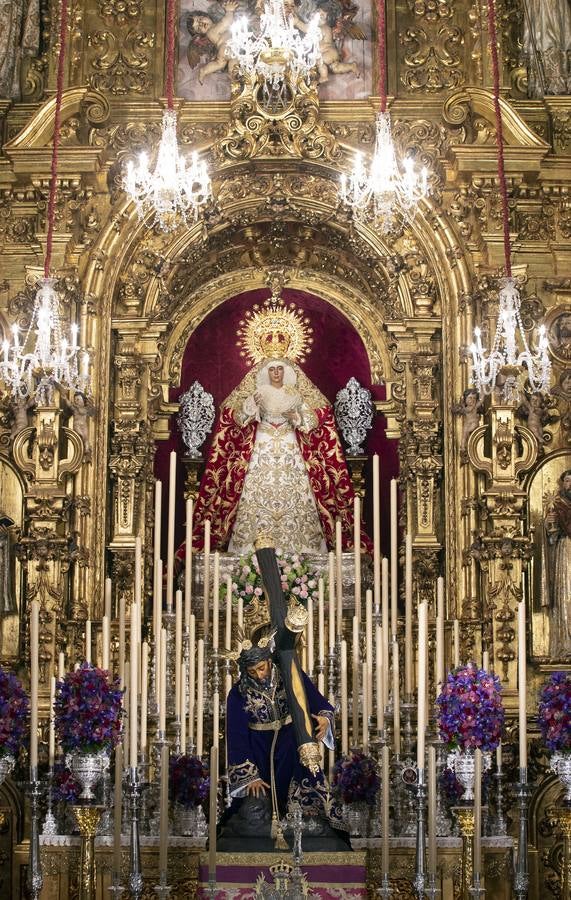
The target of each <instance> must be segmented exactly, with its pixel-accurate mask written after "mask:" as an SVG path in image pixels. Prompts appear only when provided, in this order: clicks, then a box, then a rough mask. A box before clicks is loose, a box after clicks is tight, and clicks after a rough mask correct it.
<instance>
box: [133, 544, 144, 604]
mask: <svg viewBox="0 0 571 900" xmlns="http://www.w3.org/2000/svg"><path fill="white" fill-rule="evenodd" d="M142 575H143V557H142V549H141V538H140V537H139V535H137V537H136V538H135V603H140V602H141V600H142V596H143V595H142V587H141V579H142Z"/></svg>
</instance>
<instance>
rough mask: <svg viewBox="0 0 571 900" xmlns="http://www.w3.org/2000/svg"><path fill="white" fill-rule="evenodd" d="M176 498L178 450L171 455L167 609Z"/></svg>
mask: <svg viewBox="0 0 571 900" xmlns="http://www.w3.org/2000/svg"><path fill="white" fill-rule="evenodd" d="M175 500H176V452H175V451H174V450H171V453H170V457H169V513H168V515H169V517H168V527H167V609H168V610H169V612H170V611H171V610H172V600H173V596H172V595H173V585H174V528H175Z"/></svg>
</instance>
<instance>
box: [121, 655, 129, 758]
mask: <svg viewBox="0 0 571 900" xmlns="http://www.w3.org/2000/svg"><path fill="white" fill-rule="evenodd" d="M129 675H130V671H129V661H127V662H126V663H125V689H124V691H123V698H122V703H123V713H124V715H123V721H124V727H123V759H124V760H126V761H127V763H129V746H130V745H129V734H130V725H131V700H130V697H131V686H130V685H131V682H130V678H129Z"/></svg>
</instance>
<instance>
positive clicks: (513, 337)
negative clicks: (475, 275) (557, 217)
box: [470, 0, 551, 403]
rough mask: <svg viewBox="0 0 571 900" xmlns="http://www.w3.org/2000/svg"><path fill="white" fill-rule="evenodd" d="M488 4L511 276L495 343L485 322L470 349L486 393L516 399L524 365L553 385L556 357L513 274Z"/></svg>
mask: <svg viewBox="0 0 571 900" xmlns="http://www.w3.org/2000/svg"><path fill="white" fill-rule="evenodd" d="M487 6H488V35H489V43H490V51H491V56H492V70H493V80H494V110H495V116H496V140H497V148H498V159H497V164H498V182H499V186H500V199H501V205H502V226H503V239H504V257H505V272H506V277H505V278H503V279H502V280H501V284H500V298H499V300H500V302H499V309H498V319H497V323H496V333H495V336H494V341H493V344H492V347H491V349H490V350H489V352H488V351H486V350H485V348H484V347H483V346H482V335H481V331H480V328H475V329H474V338H475V340H474V343H473V344H472V345H471V346H470V352H471V354H472V380H473V383H474V385H475V387H476V388H477V390H478V392H479V393H480V396H483V395H485V394H490V393H491V392H492V391H494V390H496V389H497V390H498V391H499V392H501V395H502V397H503V399H504V400H505V401H507V402H509V403H511V402H513V401H514V400H517V399H518V395H519V388H520V385H519V376H520V374H521V372H522V368H525V369H526V370H527V378H528V381H529V386H530V388H531V390H532V391H542V392H547V391H549V386H550V382H551V361H550V359H549V343H548V340H547V335H546V332H545V326H544V325H542V326H541V327H540V329H539V339H538V343H537V348H536V349H535V350H532V349H531V348H530V346H529V344H528V341H527V337H526V334H525V331H524V328H523V324H522V320H521V312H520V309H521V297H520V294H519V290H518V288H517V286H516V283H515V280H514V278H513V277H512V264H511V250H510V223H509V207H508V189H507V182H506V172H505V163H504V140H503V122H502V109H501V106H500V101H499V96H500V65H499V59H498V45H497V27H496V12H495V7H494V0H489V2H488V4H487Z"/></svg>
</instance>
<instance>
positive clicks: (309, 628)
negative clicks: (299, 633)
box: [307, 597, 314, 678]
mask: <svg viewBox="0 0 571 900" xmlns="http://www.w3.org/2000/svg"><path fill="white" fill-rule="evenodd" d="M313 665H314V652H313V597H308V600H307V671H308V674H309V677H310V678H313Z"/></svg>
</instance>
